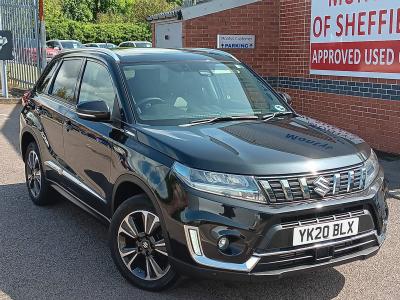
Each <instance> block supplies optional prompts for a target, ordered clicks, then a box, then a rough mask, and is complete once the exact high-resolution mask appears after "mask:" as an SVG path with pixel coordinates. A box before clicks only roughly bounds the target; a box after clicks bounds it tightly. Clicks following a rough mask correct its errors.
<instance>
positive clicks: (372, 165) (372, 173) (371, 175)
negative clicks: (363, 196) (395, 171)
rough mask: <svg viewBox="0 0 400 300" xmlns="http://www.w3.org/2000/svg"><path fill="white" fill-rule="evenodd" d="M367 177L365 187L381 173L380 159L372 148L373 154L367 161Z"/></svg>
mask: <svg viewBox="0 0 400 300" xmlns="http://www.w3.org/2000/svg"><path fill="white" fill-rule="evenodd" d="M365 169H366V179H365V187H366V188H367V187H369V186H370V185H371V183H372V182H373V181H374V179H375V178H376V176H377V175H378V173H379V161H378V157H377V156H376V154H375V152H374V150H371V155H370V156H369V158H368V159H367V161H366V162H365Z"/></svg>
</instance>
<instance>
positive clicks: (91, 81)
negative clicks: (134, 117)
mask: <svg viewBox="0 0 400 300" xmlns="http://www.w3.org/2000/svg"><path fill="white" fill-rule="evenodd" d="M115 97H116V94H115V90H114V86H113V84H112V79H111V76H110V74H109V73H108V70H107V68H106V67H104V66H103V65H101V64H98V63H95V62H91V61H88V62H87V64H86V68H85V73H84V74H83V78H82V84H81V90H80V93H79V101H78V102H79V103H82V102H89V101H98V100H102V101H104V102H105V103H106V104H107V105H108V107H109V108H110V110H112V108H113V106H114V100H115Z"/></svg>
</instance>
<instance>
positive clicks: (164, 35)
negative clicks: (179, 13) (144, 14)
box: [155, 21, 183, 48]
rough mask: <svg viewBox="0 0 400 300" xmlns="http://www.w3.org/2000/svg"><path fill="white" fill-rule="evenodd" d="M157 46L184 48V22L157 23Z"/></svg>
mask: <svg viewBox="0 0 400 300" xmlns="http://www.w3.org/2000/svg"><path fill="white" fill-rule="evenodd" d="M155 35H156V39H155V42H156V45H155V46H156V47H158V48H182V46H183V41H182V22H181V21H175V22H160V23H155Z"/></svg>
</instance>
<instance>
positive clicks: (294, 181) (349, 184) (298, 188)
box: [258, 165, 366, 203]
mask: <svg viewBox="0 0 400 300" xmlns="http://www.w3.org/2000/svg"><path fill="white" fill-rule="evenodd" d="M365 179H366V170H365V168H364V167H363V165H358V166H355V167H351V168H346V169H340V170H335V171H327V172H320V173H318V174H316V175H315V174H309V175H303V176H301V175H300V176H287V177H285V176H282V177H272V178H270V177H266V178H258V181H259V183H260V185H261V186H262V187H263V189H264V191H265V193H266V194H267V196H268V199H269V202H270V203H291V202H296V201H306V200H320V199H323V198H326V197H332V196H336V195H343V194H348V193H354V192H357V191H361V190H363V189H364V186H365Z"/></svg>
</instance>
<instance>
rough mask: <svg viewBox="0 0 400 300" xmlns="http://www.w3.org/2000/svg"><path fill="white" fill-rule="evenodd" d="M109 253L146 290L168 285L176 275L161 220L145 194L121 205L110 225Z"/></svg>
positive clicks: (126, 273) (174, 280)
mask: <svg viewBox="0 0 400 300" xmlns="http://www.w3.org/2000/svg"><path fill="white" fill-rule="evenodd" d="M109 234H110V248H111V255H112V258H113V260H114V262H115V264H116V265H117V267H118V270H119V271H120V272H121V274H122V275H123V276H124V277H125V278H126V279H127V280H129V281H130V282H131V283H132V284H133V285H135V286H137V287H139V288H141V289H144V290H149V291H161V290H164V289H167V288H169V287H171V286H172V285H173V284H174V283H175V282H176V281H177V279H178V275H177V274H176V272H175V271H174V270H173V268H172V267H171V265H170V263H169V259H168V251H167V248H166V244H165V239H164V236H163V233H162V229H161V220H160V217H159V216H158V215H157V213H156V211H155V209H154V208H153V207H152V206H151V205H150V204H149V202H148V201H147V197H146V196H145V195H139V196H134V197H132V198H130V199H128V200H126V201H125V202H124V203H122V204H121V205H120V207H119V208H118V209H117V211H116V212H115V214H114V216H113V218H112V221H111V226H110V233H109Z"/></svg>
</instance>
